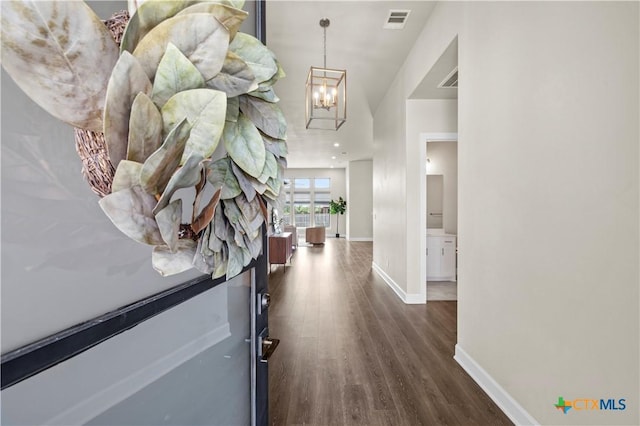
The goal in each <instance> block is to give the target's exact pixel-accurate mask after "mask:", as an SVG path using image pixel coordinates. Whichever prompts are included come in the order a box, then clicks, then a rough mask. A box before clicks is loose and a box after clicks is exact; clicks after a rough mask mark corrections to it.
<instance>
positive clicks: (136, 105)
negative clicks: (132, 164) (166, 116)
mask: <svg viewBox="0 0 640 426" xmlns="http://www.w3.org/2000/svg"><path fill="white" fill-rule="evenodd" d="M162 127H163V126H162V115H160V111H158V108H156V106H155V105H154V104H153V102H152V101H151V99H150V98H149V96H147V95H146V94H145V93H142V92H140V93H138V96H136V98H135V99H134V101H133V105H132V106H131V116H130V117H129V143H128V144H127V160H131V161H137V162H139V163H144V162H145V161H146V159H147V158H149V156H150V155H151V154H152V153H154V152H155V151H156V150H157V149H158V148H160V145H162Z"/></svg>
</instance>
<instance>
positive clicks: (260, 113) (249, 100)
mask: <svg viewBox="0 0 640 426" xmlns="http://www.w3.org/2000/svg"><path fill="white" fill-rule="evenodd" d="M240 111H241V112H242V113H244V114H245V115H246V116H247V117H249V118H250V119H251V121H252V122H253V124H255V126H256V127H257V128H258V129H260V130H262V131H263V132H264V133H265V134H267V135H268V136H271V137H273V138H276V139H283V140H284V139H287V120H286V119H285V118H284V114H283V113H282V110H281V109H280V107H279V106H278V105H276V104H274V103H272V102H266V101H263V100H262V99H258V98H256V97H253V96H245V95H243V96H240Z"/></svg>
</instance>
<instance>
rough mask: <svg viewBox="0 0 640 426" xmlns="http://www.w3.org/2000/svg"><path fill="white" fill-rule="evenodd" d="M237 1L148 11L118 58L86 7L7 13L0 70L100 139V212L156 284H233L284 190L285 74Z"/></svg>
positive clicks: (149, 5) (139, 14) (139, 15)
mask: <svg viewBox="0 0 640 426" xmlns="http://www.w3.org/2000/svg"><path fill="white" fill-rule="evenodd" d="M243 3H244V2H243V0H227V1H206V2H201V1H189V0H179V1H164V0H147V1H145V2H144V3H142V4H140V6H139V7H138V8H137V10H136V11H135V13H134V14H133V16H132V17H131V19H130V20H129V22H128V24H127V26H126V29H125V31H124V34H123V37H122V42H121V45H120V51H118V46H117V44H116V43H115V42H114V40H113V39H112V37H111V35H110V33H109V32H108V30H107V29H106V28H105V26H104V25H103V23H102V22H101V21H100V20H99V19H98V18H97V17H96V16H95V14H94V13H93V12H92V11H91V9H90V8H89V7H88V6H87V5H86V4H85V3H84V2H82V1H73V2H70V1H59V2H58V1H52V2H38V1H3V2H2V6H1V7H2V30H1V31H2V61H3V63H2V65H3V67H5V69H6V70H7V72H8V73H9V74H10V75H11V76H12V78H13V79H14V80H15V81H16V83H17V84H18V85H19V86H20V87H21V88H22V90H24V91H25V93H27V95H29V96H30V97H31V98H32V99H33V100H34V101H36V102H37V103H38V104H39V105H40V106H42V107H43V108H44V109H45V110H47V111H48V112H50V113H51V114H52V115H54V116H56V117H57V118H59V119H61V120H63V121H65V122H67V123H70V124H72V125H74V126H76V127H80V128H83V129H90V130H99V131H103V132H104V139H105V141H106V146H107V148H108V153H109V158H110V160H111V163H112V164H113V166H114V167H115V169H116V172H115V176H114V177H113V182H112V185H111V191H112V192H111V193H110V194H108V195H106V196H105V197H104V198H102V199H101V200H100V201H99V204H100V207H101V208H102V210H103V211H104V212H105V213H106V215H107V216H108V217H109V219H111V221H112V222H113V223H114V224H115V225H116V226H117V227H118V229H120V230H121V231H122V232H123V233H124V234H125V235H127V236H128V237H129V238H131V239H133V240H135V241H138V242H140V243H143V244H149V245H152V246H154V248H153V254H152V263H153V267H154V268H155V269H156V270H157V271H158V272H159V273H160V274H161V275H163V276H167V275H172V274H177V273H180V272H183V271H185V270H188V269H190V268H192V267H195V268H197V269H198V270H200V271H202V272H203V273H207V274H211V275H212V276H213V277H214V278H218V277H221V276H224V275H226V276H227V278H231V277H233V276H235V275H237V274H238V273H240V271H241V270H242V269H243V267H244V266H246V265H248V264H249V262H251V260H252V259H255V258H257V257H258V255H259V254H260V253H261V251H262V224H263V223H264V221H265V220H267V218H268V214H267V204H268V203H270V202H273V201H276V199H277V198H278V195H279V193H280V189H281V186H282V180H283V171H284V168H285V167H286V155H287V145H286V128H287V126H286V122H285V119H284V115H283V114H282V112H281V110H280V108H279V107H278V106H277V104H276V102H277V101H278V98H277V96H276V95H275V92H274V91H273V85H274V84H275V83H276V82H277V81H278V80H279V79H280V78H282V77H284V72H283V70H282V68H281V67H280V64H279V63H278V61H277V59H276V58H275V56H274V55H273V53H272V52H271V51H269V50H268V49H267V48H266V47H265V46H264V45H262V43H260V41H258V40H257V39H255V38H254V37H252V36H250V35H247V34H243V33H240V32H238V29H239V27H240V24H241V23H242V22H243V20H244V19H245V18H246V16H247V13H246V12H244V11H242V10H241V8H242V6H243ZM185 222H186V223H185Z"/></svg>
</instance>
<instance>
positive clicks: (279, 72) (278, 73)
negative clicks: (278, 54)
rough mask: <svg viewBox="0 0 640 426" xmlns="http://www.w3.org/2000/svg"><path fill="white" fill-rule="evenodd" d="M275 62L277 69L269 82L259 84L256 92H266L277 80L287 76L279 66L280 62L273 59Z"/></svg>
mask: <svg viewBox="0 0 640 426" xmlns="http://www.w3.org/2000/svg"><path fill="white" fill-rule="evenodd" d="M275 61H276V67H277V71H276V73H275V74H274V75H273V76H272V77H271V78H270V79H269V80H266V81H263V82H261V83H260V84H259V86H258V87H259V88H258V90H260V91H266V90H267V89H271V88H272V87H273V85H274V84H276V83H277V82H278V80H280V79H281V78H284V77H286V76H287V75H286V74H285V72H284V69H283V68H282V65H280V62H279V61H278V59H277V58H276V59H275Z"/></svg>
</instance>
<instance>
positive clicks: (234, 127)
mask: <svg viewBox="0 0 640 426" xmlns="http://www.w3.org/2000/svg"><path fill="white" fill-rule="evenodd" d="M223 138H224V145H225V148H226V149H227V152H228V153H229V156H230V157H231V159H232V160H233V161H235V163H236V164H237V165H238V166H239V167H240V168H241V169H242V170H244V171H245V172H246V173H247V174H249V175H250V176H253V177H258V176H260V175H261V174H262V169H264V162H265V156H266V154H265V153H266V150H265V148H264V143H263V142H262V137H261V136H260V132H259V131H258V129H257V128H256V126H254V125H253V123H251V121H250V120H249V119H248V118H247V117H245V116H244V115H242V114H240V116H239V117H238V121H237V122H236V123H233V122H227V125H226V126H225V127H224V133H223Z"/></svg>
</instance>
